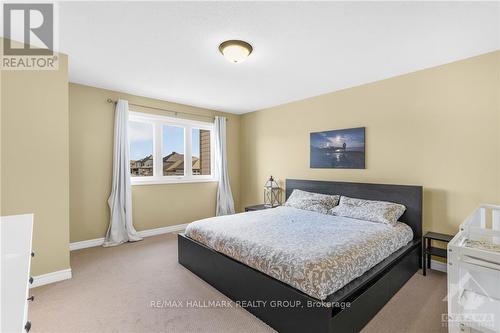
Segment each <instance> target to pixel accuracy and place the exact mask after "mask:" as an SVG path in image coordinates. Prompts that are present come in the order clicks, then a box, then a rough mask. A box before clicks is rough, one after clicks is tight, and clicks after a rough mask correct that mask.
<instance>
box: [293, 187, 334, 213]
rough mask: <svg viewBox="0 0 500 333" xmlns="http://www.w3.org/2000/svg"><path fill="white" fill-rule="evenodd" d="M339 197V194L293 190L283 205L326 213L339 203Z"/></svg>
mask: <svg viewBox="0 0 500 333" xmlns="http://www.w3.org/2000/svg"><path fill="white" fill-rule="evenodd" d="M339 198H340V196H339V195H328V194H320V193H312V192H306V191H301V190H293V192H292V194H290V197H288V200H287V201H286V202H285V206H288V207H294V208H298V209H303V210H310V211H313V212H318V213H322V214H328V212H329V211H330V210H331V209H332V208H333V207H335V206H336V205H337V204H338V203H339Z"/></svg>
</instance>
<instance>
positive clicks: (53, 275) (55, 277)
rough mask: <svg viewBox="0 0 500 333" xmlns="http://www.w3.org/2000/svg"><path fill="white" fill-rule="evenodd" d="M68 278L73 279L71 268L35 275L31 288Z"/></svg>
mask: <svg viewBox="0 0 500 333" xmlns="http://www.w3.org/2000/svg"><path fill="white" fill-rule="evenodd" d="M67 279H71V268H68V269H63V270H61V271H56V272H50V273H47V274H42V275H37V276H33V284H31V285H30V288H36V287H40V286H43V285H45V284H49V283H54V282H58V281H63V280H67Z"/></svg>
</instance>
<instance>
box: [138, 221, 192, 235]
mask: <svg viewBox="0 0 500 333" xmlns="http://www.w3.org/2000/svg"><path fill="white" fill-rule="evenodd" d="M188 224H189V223H185V224H177V225H171V226H168V227H162V228H156V229H147V230H142V231H139V236H141V237H149V236H156V235H161V234H168V233H169V232H179V231H183V230H184V229H186V227H187V225H188Z"/></svg>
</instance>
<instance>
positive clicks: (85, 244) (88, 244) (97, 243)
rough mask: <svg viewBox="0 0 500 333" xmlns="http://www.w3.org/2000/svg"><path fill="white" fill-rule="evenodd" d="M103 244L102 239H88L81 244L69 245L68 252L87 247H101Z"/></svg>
mask: <svg viewBox="0 0 500 333" xmlns="http://www.w3.org/2000/svg"><path fill="white" fill-rule="evenodd" d="M103 243H104V238H96V239H89V240H85V241H81V242H74V243H69V250H70V251H74V250H80V249H86V248H88V247H94V246H101V245H102V244H103Z"/></svg>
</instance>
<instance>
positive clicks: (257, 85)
mask: <svg viewBox="0 0 500 333" xmlns="http://www.w3.org/2000/svg"><path fill="white" fill-rule="evenodd" d="M499 7H500V6H499V4H498V3H497V2H489V3H478V2H474V3H471V2H441V3H434V2H350V3H347V2H202V3H200V2H148V3H144V2H94V3H89V2H87V3H83V2H80V3H79V2H76V3H75V2H66V3H61V4H60V8H59V10H60V12H59V18H60V29H59V33H60V50H61V51H62V52H64V53H67V54H68V55H69V57H70V69H69V71H70V81H71V82H76V83H81V84H86V85H91V86H96V87H101V88H107V89H112V90H117V91H122V92H127V93H131V94H136V95H142V96H147V97H153V98H158V99H163V100H168V101H173V102H179V103H184V104H190V105H195V106H201V107H206V108H210V109H215V110H220V111H227V112H233V113H244V112H248V111H254V110H259V109H262V108H266V107H270V106H274V105H278V104H283V103H287V102H291V101H294V100H299V99H303V98H306V97H311V96H315V95H319V94H323V93H327V92H331V91H335V90H339V89H344V88H348V87H352V86H356V85H360V84H364V83H367V82H372V81H376V80H380V79H384V78H388V77H392V76H396V75H400V74H404V73H408V72H413V71H416V70H419V69H423V68H428V67H432V66H436V65H439V64H444V63H448V62H451V61H455V60H459V59H463V58H467V57H470V56H474V55H478V54H481V53H486V52H489V51H493V50H496V49H498V48H499V13H500V11H499ZM226 39H243V40H245V41H248V42H250V43H251V44H252V45H253V46H254V53H253V54H252V55H251V56H250V57H249V58H248V59H247V61H246V62H244V63H241V64H231V63H229V62H228V61H226V60H225V59H224V58H223V57H222V56H221V55H220V54H219V52H218V49H217V47H218V45H219V43H221V42H222V41H224V40H226Z"/></svg>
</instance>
